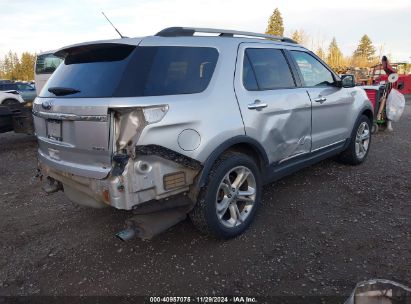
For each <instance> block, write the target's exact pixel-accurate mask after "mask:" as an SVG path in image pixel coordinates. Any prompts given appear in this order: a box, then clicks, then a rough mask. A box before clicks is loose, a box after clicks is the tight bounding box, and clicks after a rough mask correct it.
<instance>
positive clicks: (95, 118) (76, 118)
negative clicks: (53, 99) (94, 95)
mask: <svg viewBox="0 0 411 304" xmlns="http://www.w3.org/2000/svg"><path fill="white" fill-rule="evenodd" d="M33 115H35V116H37V117H41V118H45V119H56V120H71V121H101V122H106V121H108V118H107V115H77V114H66V113H48V112H40V111H33Z"/></svg>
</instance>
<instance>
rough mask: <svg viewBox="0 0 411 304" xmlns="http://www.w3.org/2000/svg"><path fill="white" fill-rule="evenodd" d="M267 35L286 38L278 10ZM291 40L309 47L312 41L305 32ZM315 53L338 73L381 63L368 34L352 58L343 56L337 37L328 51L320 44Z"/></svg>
mask: <svg viewBox="0 0 411 304" xmlns="http://www.w3.org/2000/svg"><path fill="white" fill-rule="evenodd" d="M266 34H271V35H276V36H281V37H282V36H284V24H283V18H282V16H281V12H280V10H279V9H278V8H276V9H275V10H274V12H273V13H272V15H271V16H270V18H269V20H268V26H267V30H266ZM291 39H293V40H294V41H296V42H297V43H299V44H302V45H307V44H308V42H309V40H310V39H309V36H308V34H307V33H306V32H304V30H294V31H293V32H292V33H291ZM314 52H315V53H316V54H317V56H318V57H320V58H321V59H322V60H324V61H325V62H326V63H327V64H328V65H329V66H330V67H331V68H333V69H334V70H335V71H336V72H338V73H343V72H345V71H346V70H347V69H348V68H349V67H361V68H365V67H372V66H374V65H376V64H378V63H379V61H380V58H379V57H378V56H377V55H376V50H375V47H374V45H373V43H372V41H371V39H370V37H368V35H366V34H365V35H363V36H362V37H361V39H360V41H359V44H358V47H357V49H356V50H355V51H354V52H353V54H352V55H351V56H348V57H345V56H344V55H343V53H342V52H341V50H340V48H339V47H338V44H337V40H336V38H335V37H333V39H332V40H331V43H330V44H329V46H328V49H326V50H325V49H324V48H323V46H322V45H321V44H320V43H318V45H317V48H316V50H315V51H314Z"/></svg>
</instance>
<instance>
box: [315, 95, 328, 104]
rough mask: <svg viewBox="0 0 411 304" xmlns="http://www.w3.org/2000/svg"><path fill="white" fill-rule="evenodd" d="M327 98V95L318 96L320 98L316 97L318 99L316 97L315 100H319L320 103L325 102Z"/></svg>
mask: <svg viewBox="0 0 411 304" xmlns="http://www.w3.org/2000/svg"><path fill="white" fill-rule="evenodd" d="M326 100H327V98H325V97H321V96H320V97H318V98H316V99H314V101H315V102H319V103H323V102H324V101H326Z"/></svg>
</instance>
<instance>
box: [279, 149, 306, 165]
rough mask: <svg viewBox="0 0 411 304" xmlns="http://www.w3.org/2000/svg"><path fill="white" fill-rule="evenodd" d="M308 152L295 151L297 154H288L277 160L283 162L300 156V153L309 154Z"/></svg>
mask: <svg viewBox="0 0 411 304" xmlns="http://www.w3.org/2000/svg"><path fill="white" fill-rule="evenodd" d="M309 153H310V152H306V151H302V152H300V153H297V154H294V155H291V156H288V157H286V158H283V159H282V160H280V161H279V162H278V164H281V163H283V162H285V161H287V160H290V159H293V158H295V157H297V156H301V155H304V154H309Z"/></svg>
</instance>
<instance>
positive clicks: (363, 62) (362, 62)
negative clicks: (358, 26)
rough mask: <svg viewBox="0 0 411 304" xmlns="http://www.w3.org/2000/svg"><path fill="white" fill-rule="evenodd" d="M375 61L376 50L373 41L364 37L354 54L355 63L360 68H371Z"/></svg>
mask: <svg viewBox="0 0 411 304" xmlns="http://www.w3.org/2000/svg"><path fill="white" fill-rule="evenodd" d="M374 61H375V48H374V46H373V44H372V42H371V39H370V38H369V37H368V36H367V35H364V36H362V37H361V40H360V43H359V44H358V47H357V49H356V50H355V51H354V54H353V63H354V64H355V65H356V66H359V67H365V66H370V65H371V64H372V63H373V62H374Z"/></svg>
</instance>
